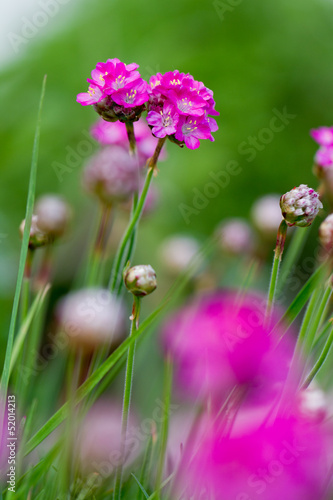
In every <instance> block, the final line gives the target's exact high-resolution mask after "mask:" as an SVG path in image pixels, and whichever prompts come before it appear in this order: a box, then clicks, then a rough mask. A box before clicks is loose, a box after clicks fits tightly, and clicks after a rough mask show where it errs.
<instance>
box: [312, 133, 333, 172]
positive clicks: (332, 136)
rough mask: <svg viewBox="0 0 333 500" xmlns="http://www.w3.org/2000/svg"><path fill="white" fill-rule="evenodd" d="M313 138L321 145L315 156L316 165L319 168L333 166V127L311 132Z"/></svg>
mask: <svg viewBox="0 0 333 500" xmlns="http://www.w3.org/2000/svg"><path fill="white" fill-rule="evenodd" d="M310 134H311V137H312V138H313V139H314V140H315V141H316V142H317V143H318V144H319V146H320V148H319V149H318V151H317V153H316V155H315V163H316V165H318V166H319V167H324V168H327V167H332V166H333V127H319V128H317V129H313V130H311V132H310Z"/></svg>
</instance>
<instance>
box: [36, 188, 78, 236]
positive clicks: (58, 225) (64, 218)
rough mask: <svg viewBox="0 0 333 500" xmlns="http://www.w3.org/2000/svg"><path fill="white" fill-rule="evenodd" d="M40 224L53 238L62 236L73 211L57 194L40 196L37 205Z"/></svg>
mask: <svg viewBox="0 0 333 500" xmlns="http://www.w3.org/2000/svg"><path fill="white" fill-rule="evenodd" d="M35 212H36V215H37V216H38V225H39V227H40V228H41V229H42V230H43V231H44V232H45V233H46V234H49V235H50V236H51V237H53V238H57V237H59V236H62V234H63V233H64V232H65V231H66V228H67V226H68V223H69V220H70V216H71V212H70V208H69V206H68V204H67V203H66V202H65V201H64V200H63V199H62V198H61V197H60V196H56V195H45V196H42V197H41V198H39V200H38V201H37V203H36V207H35Z"/></svg>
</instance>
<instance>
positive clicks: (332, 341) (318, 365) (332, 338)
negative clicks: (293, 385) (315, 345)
mask: <svg viewBox="0 0 333 500" xmlns="http://www.w3.org/2000/svg"><path fill="white" fill-rule="evenodd" d="M332 344H333V327H331V331H330V334H329V336H328V338H327V341H326V343H325V345H324V348H323V350H322V352H321V354H320V356H319V358H318V361H317V362H316V364H315V365H314V367H313V368H312V370H311V371H310V373H309V375H308V376H307V377H306V379H305V382H304V384H303V388H304V389H306V388H307V387H308V386H309V385H310V383H311V382H312V380H313V379H314V378H315V377H316V375H317V374H318V372H319V371H320V370H321V368H322V367H323V365H324V363H325V361H326V359H327V356H328V354H329V352H330V350H331V347H332Z"/></svg>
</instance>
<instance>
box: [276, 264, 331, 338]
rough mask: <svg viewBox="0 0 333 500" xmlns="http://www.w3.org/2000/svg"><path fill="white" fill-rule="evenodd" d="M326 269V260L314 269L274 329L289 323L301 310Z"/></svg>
mask: <svg viewBox="0 0 333 500" xmlns="http://www.w3.org/2000/svg"><path fill="white" fill-rule="evenodd" d="M325 270H326V262H324V263H323V264H322V265H321V266H319V267H318V269H316V271H315V272H314V273H313V274H312V275H311V276H310V278H309V279H308V280H307V282H306V283H305V285H304V286H303V288H302V289H301V290H300V292H299V293H298V294H297V296H296V297H295V299H294V300H293V301H292V303H291V304H290V306H289V307H288V309H287V311H286V312H285V313H284V315H283V316H282V318H281V319H280V321H279V322H278V323H277V326H276V329H277V328H279V326H281V325H291V324H292V323H293V322H294V321H295V319H296V318H297V316H298V315H299V314H300V312H301V311H302V309H303V307H304V306H305V304H306V303H307V301H308V300H309V298H310V296H311V294H312V292H313V290H314V289H315V288H316V286H317V285H318V283H320V281H321V280H322V277H323V273H324V271H325Z"/></svg>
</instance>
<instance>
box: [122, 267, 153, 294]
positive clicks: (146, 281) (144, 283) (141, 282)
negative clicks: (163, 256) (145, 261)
mask: <svg viewBox="0 0 333 500" xmlns="http://www.w3.org/2000/svg"><path fill="white" fill-rule="evenodd" d="M124 282H125V286H126V288H127V289H128V290H129V291H130V292H131V293H133V295H136V296H137V297H144V296H145V295H149V294H150V293H152V292H153V291H154V290H155V289H156V287H157V282H156V273H155V271H154V269H153V268H152V267H151V266H150V265H141V266H134V267H130V268H129V269H125V272H124Z"/></svg>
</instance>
